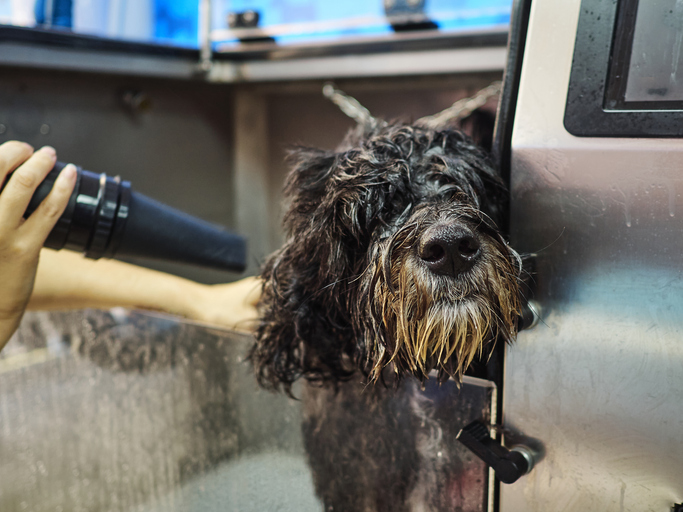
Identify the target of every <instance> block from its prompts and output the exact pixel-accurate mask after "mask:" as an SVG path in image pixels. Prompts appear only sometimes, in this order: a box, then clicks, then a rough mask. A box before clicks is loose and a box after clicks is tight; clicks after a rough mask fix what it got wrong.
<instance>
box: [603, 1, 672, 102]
mask: <svg viewBox="0 0 683 512" xmlns="http://www.w3.org/2000/svg"><path fill="white" fill-rule="evenodd" d="M605 106H606V108H608V109H616V110H630V109H634V110H639V109H640V110H642V109H680V108H683V0H640V1H639V0H625V1H622V2H620V3H619V13H618V16H617V23H616V27H615V35H614V47H613V48H612V65H611V72H610V84H609V87H608V90H607V95H606V105H605Z"/></svg>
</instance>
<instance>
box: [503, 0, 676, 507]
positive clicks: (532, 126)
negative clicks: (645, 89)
mask: <svg viewBox="0 0 683 512" xmlns="http://www.w3.org/2000/svg"><path fill="white" fill-rule="evenodd" d="M579 9H580V0H568V1H566V2H534V3H533V5H532V12H531V19H530V26H529V32H528V39H527V45H526V52H525V57H524V65H523V70H522V77H521V83H520V93H519V100H518V106H517V113H516V118H515V127H514V131H513V139H512V176H511V188H512V218H511V236H512V242H513V245H514V246H515V247H516V248H517V250H519V251H521V252H537V253H538V276H537V283H538V294H537V299H538V301H539V303H540V304H541V306H542V308H543V312H544V314H543V318H542V320H541V322H540V323H539V325H538V326H537V327H535V328H534V329H532V330H530V331H525V332H522V333H521V334H520V335H519V339H518V342H517V343H516V345H514V346H512V347H511V348H510V349H509V351H508V358H507V366H506V377H505V387H504V393H505V396H504V414H505V423H506V425H508V426H510V427H512V428H513V429H516V430H519V431H520V432H523V433H524V434H525V435H527V436H530V437H533V438H535V439H538V440H540V442H541V443H542V444H543V446H544V448H545V458H544V459H543V460H542V461H540V462H539V463H538V465H537V466H536V468H535V469H534V470H533V472H532V473H531V474H529V475H527V476H525V477H523V478H522V479H520V480H519V481H518V482H517V483H515V484H513V485H510V486H502V488H501V507H500V510H501V512H517V511H520V512H522V511H523V512H533V511H539V512H541V511H543V512H546V511H554V512H555V511H581V512H584V511H601V512H609V511H615V512H616V511H619V512H622V511H634V512H635V511H661V512H665V511H668V510H670V509H671V506H672V505H673V503H675V502H681V501H683V479H682V478H681V475H683V439H682V438H681V435H680V434H681V433H682V432H683V315H682V314H681V312H682V311H683V274H682V271H683V256H682V254H683V202H682V201H681V194H682V193H683V172H682V169H683V141H681V140H675V139H670V140H654V139H633V138H629V139H627V138H624V139H617V138H577V137H574V136H572V135H570V134H569V133H567V132H566V130H565V129H564V127H563V124H562V119H563V115H564V105H565V101H566V93H567V86H568V81H569V72H570V66H571V59H572V52H573V46H574V37H575V33H576V25H577V20H578V15H579Z"/></svg>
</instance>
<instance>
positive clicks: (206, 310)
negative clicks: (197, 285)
mask: <svg viewBox="0 0 683 512" xmlns="http://www.w3.org/2000/svg"><path fill="white" fill-rule="evenodd" d="M261 284H262V282H261V280H260V279H259V278H258V277H247V278H244V279H241V280H240V281H235V282H234V283H228V284H214V285H201V290H200V292H199V293H198V294H197V295H195V300H194V301H193V307H192V310H191V311H190V312H189V313H188V314H187V316H188V317H189V318H190V319H192V320H196V321H198V322H201V323H206V324H212V325H217V326H221V327H226V328H228V329H233V330H236V331H242V332H253V331H254V330H255V329H256V325H257V320H258V311H257V309H256V305H257V303H258V301H259V298H260V297H261Z"/></svg>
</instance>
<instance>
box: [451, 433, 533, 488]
mask: <svg viewBox="0 0 683 512" xmlns="http://www.w3.org/2000/svg"><path fill="white" fill-rule="evenodd" d="M457 438H458V440H459V441H460V442H461V443H462V444H464V445H465V446H467V448H469V449H470V450H471V451H472V452H473V453H474V454H475V455H476V456H477V457H479V458H480V459H481V460H483V461H484V462H485V463H486V464H488V465H489V466H490V467H491V468H492V469H493V471H495V473H496V476H497V477H498V479H499V480H500V481H501V482H503V483H504V484H511V483H514V482H516V481H517V480H519V478H520V477H522V476H524V475H526V474H527V473H529V472H530V471H531V470H532V469H533V467H534V460H535V457H534V453H533V451H532V450H531V449H529V448H527V447H526V446H522V445H518V446H515V447H513V448H511V449H510V450H508V449H507V448H505V447H504V446H502V445H500V444H499V443H497V442H496V440H495V439H492V438H491V435H490V434H489V429H488V428H486V425H484V424H483V423H482V422H480V421H473V422H472V423H470V424H469V425H467V426H466V427H464V428H463V429H462V430H460V432H458V436H457Z"/></svg>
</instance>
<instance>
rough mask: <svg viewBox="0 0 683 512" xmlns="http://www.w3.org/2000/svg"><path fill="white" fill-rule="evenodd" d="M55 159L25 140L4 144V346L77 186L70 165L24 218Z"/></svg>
mask: <svg viewBox="0 0 683 512" xmlns="http://www.w3.org/2000/svg"><path fill="white" fill-rule="evenodd" d="M56 161H57V155H56V153H55V150H54V149H53V148H51V147H47V146H46V147H44V148H41V149H40V150H38V151H35V152H34V151H33V148H32V147H31V146H29V145H28V144H25V143H23V142H17V141H9V142H5V143H4V144H2V145H0V186H1V185H2V183H4V182H5V181H6V182H7V185H6V186H5V188H4V190H3V191H2V192H1V193H0V350H2V348H3V347H4V346H5V344H6V343H7V340H9V338H10V337H11V336H12V334H13V333H14V331H15V330H16V328H17V326H18V325H19V322H20V321H21V317H22V316H23V314H24V309H25V308H26V304H27V303H28V300H29V297H30V296H31V291H32V290H33V283H34V280H35V275H36V268H37V266H38V258H39V255H40V249H41V248H42V246H43V244H44V243H45V240H46V239H47V236H48V235H49V234H50V231H52V228H53V227H54V226H55V224H56V223H57V220H59V217H60V216H61V215H62V213H63V212H64V209H65V208H66V205H67V203H68V202H69V197H70V196H71V192H72V191H73V188H74V185H75V184H76V168H75V167H74V166H73V165H67V166H66V167H65V168H64V169H63V170H62V172H61V173H60V175H59V177H58V178H57V180H56V181H55V184H54V187H53V188H52V191H51V192H50V193H49V194H48V196H47V197H46V198H45V199H44V200H43V202H42V203H41V204H40V206H39V207H38V208H37V209H36V211H34V212H33V213H32V214H31V215H30V216H29V217H28V218H27V219H24V218H23V215H24V212H25V211H26V208H27V207H28V204H29V201H30V200H31V197H32V196H33V193H34V192H35V190H36V188H37V187H38V185H39V184H40V183H41V182H42V181H43V180H44V179H45V176H47V174H48V173H49V172H50V170H52V168H53V167H54V165H55V162H56ZM12 171H14V172H12ZM10 173H11V175H10Z"/></svg>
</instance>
